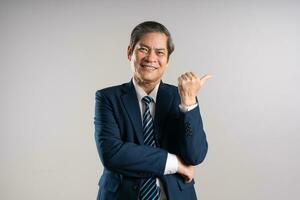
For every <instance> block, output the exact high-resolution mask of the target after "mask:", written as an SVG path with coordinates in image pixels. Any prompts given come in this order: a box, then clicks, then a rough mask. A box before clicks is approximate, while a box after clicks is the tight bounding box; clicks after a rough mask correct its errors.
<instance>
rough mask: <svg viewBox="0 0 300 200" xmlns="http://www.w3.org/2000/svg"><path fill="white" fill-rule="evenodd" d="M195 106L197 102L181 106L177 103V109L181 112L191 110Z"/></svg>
mask: <svg viewBox="0 0 300 200" xmlns="http://www.w3.org/2000/svg"><path fill="white" fill-rule="evenodd" d="M197 106H198V103H195V104H194V105H191V106H183V105H181V104H179V109H180V111H181V112H188V111H190V110H193V109H194V108H196V107H197Z"/></svg>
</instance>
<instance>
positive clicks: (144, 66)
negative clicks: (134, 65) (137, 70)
mask: <svg viewBox="0 0 300 200" xmlns="http://www.w3.org/2000/svg"><path fill="white" fill-rule="evenodd" d="M142 66H143V67H150V68H153V69H155V67H153V66H150V65H142Z"/></svg>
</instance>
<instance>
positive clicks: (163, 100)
mask: <svg viewBox="0 0 300 200" xmlns="http://www.w3.org/2000/svg"><path fill="white" fill-rule="evenodd" d="M173 98H174V96H173V95H172V94H171V93H170V90H168V86H167V85H166V84H164V83H163V82H161V83H160V86H159V89H158V92H157V97H156V106H155V118H154V123H155V135H156V138H157V141H159V142H160V143H161V142H162V138H163V135H162V130H161V128H162V127H163V125H164V122H165V119H166V117H167V115H168V112H169V110H170V107H171V105H172V102H173ZM160 145H161V144H160Z"/></svg>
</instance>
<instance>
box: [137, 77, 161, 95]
mask: <svg viewBox="0 0 300 200" xmlns="http://www.w3.org/2000/svg"><path fill="white" fill-rule="evenodd" d="M133 78H134V80H135V82H136V84H138V86H140V87H141V88H143V90H144V91H145V92H146V93H147V94H150V93H151V92H152V90H153V89H154V88H155V86H156V85H157V84H158V83H159V82H160V80H158V81H155V82H147V81H143V80H141V79H140V78H138V77H133Z"/></svg>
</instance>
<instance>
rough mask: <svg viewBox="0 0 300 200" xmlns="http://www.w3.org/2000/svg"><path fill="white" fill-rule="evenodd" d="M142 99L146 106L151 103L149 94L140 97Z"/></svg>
mask: <svg viewBox="0 0 300 200" xmlns="http://www.w3.org/2000/svg"><path fill="white" fill-rule="evenodd" d="M142 101H143V102H144V103H145V104H146V105H147V106H148V105H149V104H150V103H151V101H152V98H151V97H149V96H144V97H143V98H142Z"/></svg>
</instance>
